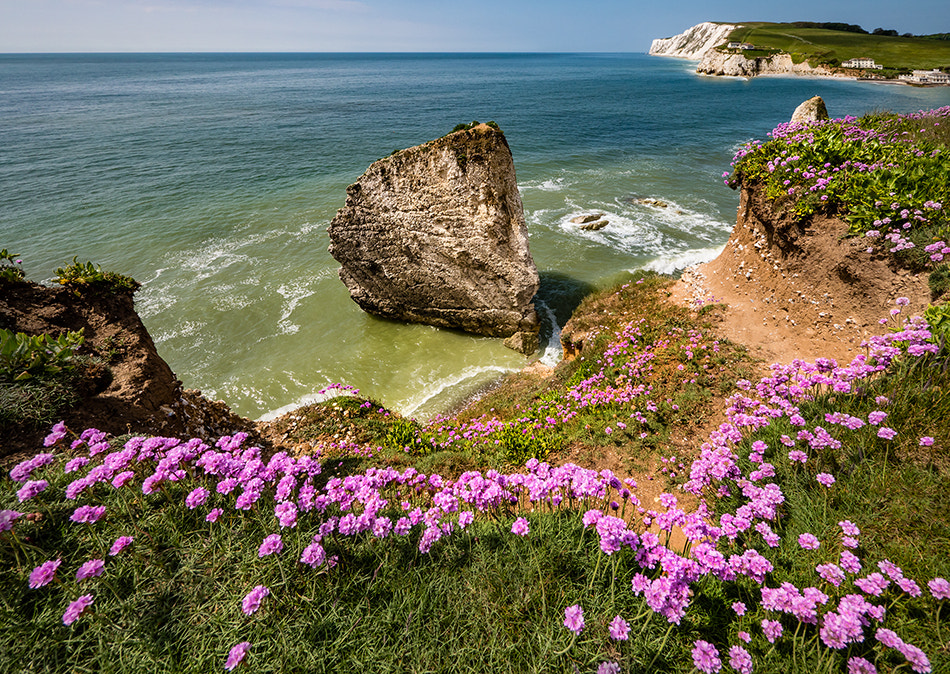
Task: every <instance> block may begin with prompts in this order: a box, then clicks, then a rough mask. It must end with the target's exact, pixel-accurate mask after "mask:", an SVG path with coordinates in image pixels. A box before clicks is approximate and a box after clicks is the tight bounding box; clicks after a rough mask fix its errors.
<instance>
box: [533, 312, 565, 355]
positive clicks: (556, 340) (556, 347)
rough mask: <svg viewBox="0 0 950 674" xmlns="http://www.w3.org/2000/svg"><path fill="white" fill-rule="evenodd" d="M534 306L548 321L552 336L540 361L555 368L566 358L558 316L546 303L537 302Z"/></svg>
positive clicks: (542, 351) (545, 345)
mask: <svg viewBox="0 0 950 674" xmlns="http://www.w3.org/2000/svg"><path fill="white" fill-rule="evenodd" d="M534 305H535V309H536V310H537V311H538V313H539V314H541V315H542V316H543V317H544V318H545V319H547V321H548V325H549V326H550V327H551V335H550V336H549V337H548V340H547V341H546V342H545V343H544V348H543V349H542V350H541V357H540V358H539V359H538V360H539V361H540V362H541V363H543V364H544V365H547V366H548V367H554V366H555V365H557V364H558V363H559V362H561V358H562V357H563V356H564V349H563V347H561V326H560V325H558V324H557V316H556V315H555V314H554V311H553V310H552V309H551V307H549V306H548V305H547V304H546V303H545V302H544V301H542V300H535V301H534Z"/></svg>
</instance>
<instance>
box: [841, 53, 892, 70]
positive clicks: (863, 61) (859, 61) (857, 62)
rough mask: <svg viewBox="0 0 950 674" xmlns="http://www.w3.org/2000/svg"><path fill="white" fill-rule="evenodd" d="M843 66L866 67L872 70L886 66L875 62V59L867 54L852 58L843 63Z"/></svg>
mask: <svg viewBox="0 0 950 674" xmlns="http://www.w3.org/2000/svg"><path fill="white" fill-rule="evenodd" d="M841 67H842V68H865V69H872V70H882V69H883V68H884V66H882V65H878V64H877V63H875V62H874V59H872V58H868V57H867V56H861V57H859V58H856V59H850V60H848V61H845V62H844V63H842V64H841Z"/></svg>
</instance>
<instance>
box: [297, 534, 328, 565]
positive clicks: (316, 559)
mask: <svg viewBox="0 0 950 674" xmlns="http://www.w3.org/2000/svg"><path fill="white" fill-rule="evenodd" d="M326 558H327V557H326V551H325V550H324V549H323V546H322V545H320V542H319V541H314V542H313V543H311V544H310V545H308V546H307V547H305V548H304V549H303V554H302V555H301V556H300V563H301V564H307V565H309V566H310V568H313V569H315V568H317V567H318V566H320V565H321V564H323V563H324V562H325V561H326Z"/></svg>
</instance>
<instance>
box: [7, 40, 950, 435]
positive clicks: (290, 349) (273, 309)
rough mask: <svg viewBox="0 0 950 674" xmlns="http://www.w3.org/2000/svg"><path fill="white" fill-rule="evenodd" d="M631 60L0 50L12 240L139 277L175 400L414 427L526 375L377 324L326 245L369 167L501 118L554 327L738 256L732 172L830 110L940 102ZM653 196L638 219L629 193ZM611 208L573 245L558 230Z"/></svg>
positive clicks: (428, 335)
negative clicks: (742, 155) (326, 404)
mask: <svg viewBox="0 0 950 674" xmlns="http://www.w3.org/2000/svg"><path fill="white" fill-rule="evenodd" d="M693 65H694V64H691V63H690V62H685V61H680V60H676V59H664V58H656V57H648V56H645V55H643V54H603V55H601V54H597V55H590V54H580V55H571V54H500V55H499V54H469V55H467V54H417V55H412V54H409V55H407V54H400V55H387V54H253V55H240V54H226V55H225V54H222V55H206V54H201V55H187V54H181V55H175V54H161V55H37V56H29V55H16V56H14V55H8V56H2V55H0V120H2V124H0V247H6V248H8V249H11V250H13V251H14V252H16V253H19V254H20V255H21V256H22V258H23V260H24V269H25V270H26V271H27V273H28V275H29V277H30V278H32V279H34V280H42V279H49V278H50V277H51V276H52V275H53V270H54V269H55V268H56V267H58V266H61V265H62V264H64V263H65V262H67V261H69V260H71V259H72V257H73V256H74V255H78V257H79V259H80V260H81V261H85V260H93V261H94V262H96V263H99V264H101V265H103V267H104V268H107V269H110V270H114V271H119V272H123V273H127V274H131V275H132V276H134V277H135V278H136V279H137V280H139V281H141V282H142V283H143V287H142V289H141V290H140V291H139V292H138V294H137V296H136V306H137V308H138V311H139V313H140V314H141V316H142V318H143V320H144V322H145V324H146V326H147V327H148V329H149V331H150V332H151V334H152V336H153V338H154V339H155V342H156V344H157V346H158V349H159V352H160V354H161V355H162V357H163V358H165V360H166V361H167V362H168V363H169V365H170V366H171V367H172V369H173V370H174V371H175V373H176V374H177V375H178V376H179V378H180V379H181V380H182V381H183V383H184V384H185V385H186V386H189V387H195V388H200V389H201V390H202V391H203V392H204V393H205V394H206V395H207V396H209V397H211V398H216V399H222V400H224V401H226V402H227V403H228V404H229V405H230V406H231V407H232V408H233V409H234V410H235V411H236V412H238V413H240V414H243V415H246V416H250V417H253V418H258V417H262V416H265V415H268V414H273V413H275V412H277V411H279V410H281V409H288V408H290V407H293V406H296V405H299V404H301V403H303V402H307V401H309V400H313V399H316V394H317V392H319V391H320V390H321V389H322V388H324V387H325V386H327V385H328V384H330V383H334V382H343V383H346V384H349V385H352V386H355V387H357V388H358V389H360V391H361V392H362V393H363V394H365V395H369V396H372V397H374V398H377V399H378V400H380V401H381V402H382V403H383V404H385V405H387V406H389V407H391V408H393V409H396V410H399V411H400V412H402V413H405V414H409V415H414V416H417V417H420V418H423V417H427V416H430V415H432V414H434V413H437V412H440V411H444V410H446V409H448V408H450V407H451V406H452V405H454V404H456V403H457V402H458V401H459V400H460V399H462V398H464V397H465V396H467V395H469V394H471V393H472V392H473V391H475V390H477V389H479V388H480V387H482V386H484V385H485V384H486V383H488V382H490V381H492V380H494V379H496V378H497V377H498V376H500V375H501V374H503V373H505V372H508V371H512V370H515V369H517V368H520V367H522V366H524V365H525V363H526V361H525V358H524V357H522V356H520V355H518V354H516V353H514V352H512V351H509V350H507V349H506V348H504V347H503V346H502V344H501V341H500V340H495V339H487V338H480V337H474V336H471V335H466V334H463V333H460V332H454V331H449V330H441V329H436V328H432V327H428V326H419V325H403V324H399V323H395V322H391V321H385V320H380V319H377V318H374V317H371V316H368V315H366V314H365V313H363V312H362V311H360V310H359V308H358V307H357V306H356V305H355V304H354V303H353V302H352V301H351V300H350V298H349V295H348V293H347V291H346V289H345V288H344V286H343V284H342V283H341V282H340V280H339V278H338V276H337V269H338V264H337V263H336V262H335V261H334V260H333V259H332V258H331V257H330V256H329V254H328V253H327V246H328V244H329V240H328V237H327V234H326V227H327V225H328V224H329V221H330V219H331V218H332V217H333V215H334V214H335V212H336V210H337V209H338V208H340V207H341V206H342V205H343V202H344V200H345V191H346V186H347V185H348V184H350V183H352V182H354V181H355V180H356V179H357V178H358V177H359V175H360V174H361V173H362V172H363V171H364V170H365V169H366V167H367V166H369V164H370V163H372V162H373V161H374V160H376V159H378V158H379V157H383V156H386V155H388V154H389V153H390V152H392V151H393V150H395V149H401V148H404V147H409V146H412V145H417V144H419V143H423V142H425V141H427V140H430V139H432V138H436V137H438V136H441V135H443V134H445V133H446V132H448V131H450V130H451V129H452V127H453V126H455V125H456V124H457V123H459V122H469V121H472V120H475V119H478V120H481V121H488V120H494V121H496V122H497V123H498V124H499V125H500V126H501V128H502V129H503V130H504V131H505V134H506V137H507V139H508V142H509V145H510V146H511V149H512V153H513V155H514V160H515V166H516V171H517V176H518V183H519V189H520V191H521V195H522V200H523V202H524V207H525V216H526V219H527V222H528V229H529V234H530V246H531V251H532V254H533V256H534V258H535V261H536V263H537V265H538V268H539V270H540V272H541V278H542V285H541V291H540V292H539V296H538V298H537V303H538V307H539V309H540V313H541V315H542V319H543V322H544V330H543V336H544V337H546V338H547V337H550V338H551V339H550V342H551V344H550V345H549V347H548V348H547V349H546V350H545V352H544V353H543V355H542V356H541V357H542V358H543V359H544V360H546V361H547V362H549V363H554V362H556V360H557V358H558V357H559V347H558V346H557V331H558V326H559V325H562V324H563V323H564V322H565V321H566V319H567V318H568V316H569V314H570V311H571V309H572V308H573V306H574V305H575V304H576V302H577V300H578V299H579V297H580V296H582V295H583V294H584V293H585V292H587V291H589V290H590V289H591V288H593V287H598V286H602V285H604V284H607V283H610V282H611V281H612V280H615V279H617V278H618V277H619V276H620V275H622V274H623V273H625V272H627V271H629V270H635V269H640V268H644V267H646V268H653V269H657V270H660V271H666V272H675V271H677V270H679V269H682V268H683V267H684V266H686V265H687V264H689V263H692V262H696V261H701V260H705V259H710V258H711V257H713V256H714V255H715V254H716V253H717V252H718V250H719V249H720V248H721V247H722V246H723V245H724V243H725V242H726V240H727V238H728V235H729V232H730V230H731V227H732V225H733V223H734V220H735V212H736V206H737V205H738V196H737V194H736V193H735V192H733V191H731V190H730V189H728V188H727V187H725V186H724V185H723V183H722V178H721V174H722V172H723V171H726V170H728V169H729V162H730V160H731V157H732V155H733V153H734V151H735V150H736V149H737V148H738V147H739V146H740V145H741V144H742V143H743V142H745V141H747V140H750V139H752V138H763V137H765V135H766V134H767V133H768V131H769V130H771V129H772V128H773V127H774V126H775V125H777V124H778V123H780V122H784V121H787V120H788V118H789V117H790V115H791V112H792V111H793V110H794V108H795V107H796V106H797V105H798V103H800V102H801V101H803V100H805V99H806V98H810V97H811V96H813V95H816V94H817V95H821V96H822V97H823V98H824V99H825V101H826V103H827V105H828V108H829V112H830V113H831V114H832V116H844V115H848V114H861V113H863V112H867V111H870V110H878V109H890V110H894V111H897V112H909V111H913V110H918V109H923V108H932V107H938V106H941V105H947V104H948V103H950V89H948V88H934V89H916V88H912V87H905V86H886V85H879V84H873V83H861V82H851V81H833V80H817V79H801V78H768V79H757V80H753V81H745V80H740V79H721V78H708V77H699V76H697V75H695V74H694V73H693V72H692V67H693ZM642 198H651V199H658V200H662V201H663V202H665V203H666V204H668V206H667V207H666V208H659V207H656V206H650V205H647V204H644V203H642V202H638V201H637V200H638V199H642ZM590 212H601V213H605V214H606V215H607V217H608V219H609V220H610V223H611V224H610V225H609V226H608V227H607V228H606V229H604V230H601V231H600V232H584V231H581V230H580V229H579V228H578V227H577V225H575V224H573V223H571V222H570V221H571V219H572V218H573V217H575V216H577V215H580V214H585V213H590Z"/></svg>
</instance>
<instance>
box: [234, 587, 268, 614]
mask: <svg viewBox="0 0 950 674" xmlns="http://www.w3.org/2000/svg"><path fill="white" fill-rule="evenodd" d="M268 595H270V590H269V589H268V588H267V587H265V586H263V585H258V586H256V587H255V588H254V589H253V590H251V591H250V592H248V593H247V594H246V595H244V599H242V600H241V610H242V611H244V615H252V614H254V613H256V612H257V609H259V608H260V607H261V601H262V600H263V599H264V597H267V596H268Z"/></svg>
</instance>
